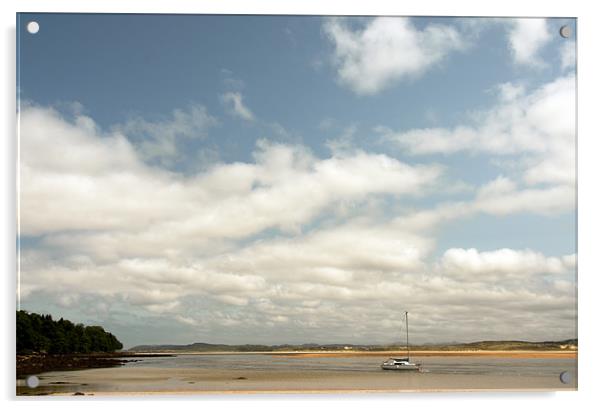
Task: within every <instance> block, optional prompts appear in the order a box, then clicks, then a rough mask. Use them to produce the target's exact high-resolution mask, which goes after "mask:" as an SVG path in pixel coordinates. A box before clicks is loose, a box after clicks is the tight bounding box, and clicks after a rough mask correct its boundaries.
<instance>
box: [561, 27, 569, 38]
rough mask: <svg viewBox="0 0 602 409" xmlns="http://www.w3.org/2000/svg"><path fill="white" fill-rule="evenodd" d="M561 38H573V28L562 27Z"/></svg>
mask: <svg viewBox="0 0 602 409" xmlns="http://www.w3.org/2000/svg"><path fill="white" fill-rule="evenodd" d="M559 32H560V36H561V37H563V38H569V37H570V36H571V28H570V27H569V26H562V27H560V31H559Z"/></svg>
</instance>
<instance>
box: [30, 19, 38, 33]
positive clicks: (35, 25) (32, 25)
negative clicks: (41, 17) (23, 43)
mask: <svg viewBox="0 0 602 409" xmlns="http://www.w3.org/2000/svg"><path fill="white" fill-rule="evenodd" d="M38 31H40V25H39V24H38V22H37V21H30V22H29V23H27V32H28V33H29V34H36V33H37V32H38Z"/></svg>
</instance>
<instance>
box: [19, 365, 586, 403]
mask: <svg viewBox="0 0 602 409" xmlns="http://www.w3.org/2000/svg"><path fill="white" fill-rule="evenodd" d="M40 381H41V382H40V386H39V387H38V388H36V389H28V388H27V387H26V386H25V385H24V381H23V380H19V381H18V383H17V385H18V386H17V394H18V395H40V394H43V395H45V394H67V395H73V394H74V393H76V392H77V393H79V394H84V395H87V396H89V395H95V396H96V395H115V394H148V393H295V392H304V393H328V392H411V391H422V392H438V391H488V390H497V391H499V390H512V391H551V390H560V389H563V390H575V389H576V380H573V381H572V382H571V383H569V384H566V385H565V384H562V383H561V382H560V381H559V379H558V377H556V376H554V377H541V376H539V377H536V376H508V375H466V374H433V373H419V372H410V373H408V372H401V371H382V372H374V373H364V372H357V373H355V372H333V371H302V372H300V371H286V370H278V371H262V370H249V369H242V370H238V369H237V370H221V369H200V368H144V367H122V368H103V369H89V370H83V371H72V372H49V373H45V374H42V375H40Z"/></svg>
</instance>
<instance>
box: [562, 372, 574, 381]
mask: <svg viewBox="0 0 602 409" xmlns="http://www.w3.org/2000/svg"><path fill="white" fill-rule="evenodd" d="M572 379H573V375H571V373H570V372H568V371H563V372H561V373H560V382H562V383H564V384H566V383H569V382H571V380H572Z"/></svg>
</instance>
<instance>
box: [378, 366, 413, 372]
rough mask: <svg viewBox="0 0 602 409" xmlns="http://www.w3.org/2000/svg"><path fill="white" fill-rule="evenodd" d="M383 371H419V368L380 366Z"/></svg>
mask: <svg viewBox="0 0 602 409" xmlns="http://www.w3.org/2000/svg"><path fill="white" fill-rule="evenodd" d="M380 367H381V368H382V369H384V370H385V371H419V370H420V366H418V365H394V366H393V365H391V366H389V365H381V366H380Z"/></svg>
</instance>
